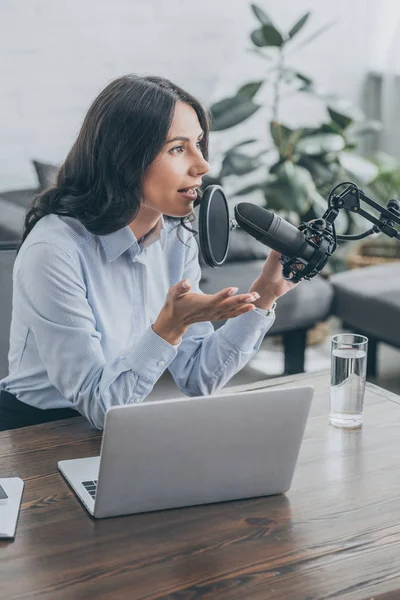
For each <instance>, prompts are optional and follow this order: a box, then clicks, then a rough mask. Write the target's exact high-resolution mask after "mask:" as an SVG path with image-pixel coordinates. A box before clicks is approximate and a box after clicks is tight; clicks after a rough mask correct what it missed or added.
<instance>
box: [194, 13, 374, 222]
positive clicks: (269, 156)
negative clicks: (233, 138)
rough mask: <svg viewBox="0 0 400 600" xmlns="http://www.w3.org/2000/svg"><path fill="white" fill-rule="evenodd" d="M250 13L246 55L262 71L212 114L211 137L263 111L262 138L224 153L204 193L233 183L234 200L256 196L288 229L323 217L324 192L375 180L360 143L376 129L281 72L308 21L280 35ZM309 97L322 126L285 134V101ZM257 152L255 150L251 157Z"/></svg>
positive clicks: (298, 76) (309, 83)
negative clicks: (263, 97)
mask: <svg viewBox="0 0 400 600" xmlns="http://www.w3.org/2000/svg"><path fill="white" fill-rule="evenodd" d="M251 9H252V11H253V13H254V16H255V18H256V19H257V22H258V26H257V28H256V29H255V30H254V31H252V32H251V34H250V39H251V43H252V48H251V51H252V52H254V53H256V54H257V55H258V56H260V57H261V58H262V59H264V60H265V63H266V68H265V70H264V72H263V73H261V74H260V78H259V79H258V80H257V81H250V82H248V83H246V84H244V85H242V86H241V87H240V88H239V89H238V90H237V91H236V92H235V94H233V95H232V96H230V97H227V98H223V99H221V100H219V101H218V102H216V103H215V104H213V105H212V106H211V107H210V112H211V117H212V131H214V132H221V131H225V130H228V129H230V128H233V127H236V126H237V125H239V124H240V123H243V122H244V121H246V120H247V119H250V118H252V117H253V115H255V114H256V113H258V112H259V111H262V110H264V112H266V117H265V128H264V131H263V134H262V135H261V136H260V138H252V139H245V140H242V141H240V142H239V143H236V144H234V145H233V146H232V147H230V148H229V149H228V150H226V151H225V152H224V153H223V156H222V157H221V169H220V171H219V173H217V174H215V175H214V176H213V177H209V178H207V179H206V181H205V183H206V185H208V184H210V183H219V184H221V185H224V183H226V181H227V180H228V179H229V180H234V181H236V182H237V186H236V188H235V189H234V192H233V197H243V196H246V195H247V194H250V193H251V192H254V191H255V190H259V191H260V192H261V194H262V195H263V197H264V199H265V206H266V207H267V208H268V209H270V210H273V211H276V212H280V213H282V214H283V216H285V217H286V218H288V219H289V220H291V221H292V222H293V223H294V224H296V225H297V224H299V223H300V222H301V221H303V220H309V219H312V218H314V217H317V216H321V214H322V213H323V211H324V210H325V209H326V206H327V204H326V198H327V194H328V192H329V191H330V189H331V188H332V187H333V186H334V185H335V184H336V183H338V182H340V181H343V180H345V179H351V180H352V181H355V182H356V183H358V184H359V185H365V184H367V183H369V182H370V181H371V180H373V179H374V178H375V177H376V175H377V167H376V165H375V164H374V163H373V162H371V161H368V160H367V159H365V158H363V157H362V156H360V155H359V154H358V153H357V152H356V150H357V148H358V144H359V139H360V136H362V135H364V134H366V133H368V132H372V131H377V130H379V128H380V123H379V122H377V121H369V120H367V119H366V118H365V116H364V114H363V112H362V111H361V110H360V109H359V108H357V107H354V106H352V105H351V104H350V103H349V102H347V101H345V100H343V99H340V98H337V97H334V96H332V95H329V96H328V95H326V94H323V93H321V92H320V91H319V90H318V88H317V86H316V84H315V83H314V81H313V80H312V79H311V78H310V77H309V76H308V75H306V74H304V73H300V72H299V71H297V70H296V69H293V68H291V67H290V66H289V65H288V64H287V62H288V61H287V57H288V55H289V54H290V52H289V51H291V50H294V49H295V48H296V40H297V36H298V34H299V32H300V31H301V30H303V28H304V27H305V26H306V25H307V24H308V21H309V18H310V14H311V13H309V12H308V13H306V14H305V15H303V16H302V17H301V18H300V19H299V20H297V21H296V22H295V23H294V24H293V25H292V26H291V27H290V29H289V30H288V31H286V32H283V31H282V30H281V29H279V28H278V27H277V26H276V25H275V24H274V23H273V22H272V20H271V18H270V17H269V16H268V15H267V14H266V12H265V11H264V10H263V9H262V8H260V7H259V6H257V5H255V4H252V5H251ZM330 26H331V24H329V25H326V26H324V27H322V28H321V29H320V30H319V31H317V32H314V33H312V34H311V35H310V36H309V37H308V38H307V39H305V40H303V41H302V42H301V43H300V44H297V50H298V49H299V48H300V47H302V46H304V45H305V44H307V43H311V42H312V41H314V40H315V39H316V37H317V36H319V35H322V34H323V33H324V32H325V31H326V30H327V29H328V28H329V27H330ZM266 85H269V86H271V88H272V92H273V93H272V96H273V98H272V106H271V107H270V108H268V107H266V106H265V105H263V103H262V101H261V102H260V100H259V98H260V92H261V91H262V89H263V87H264V86H266ZM287 93H289V94H291V95H292V94H293V93H295V94H310V95H312V96H314V97H317V98H318V99H319V100H320V101H321V102H322V103H323V105H324V107H325V114H326V118H325V120H324V122H323V123H320V124H319V125H317V126H315V125H313V126H307V125H305V126H303V127H299V128H293V127H289V126H288V125H287V124H285V123H283V122H282V121H281V118H280V113H281V105H282V102H284V100H285V97H286V94H287ZM255 144H256V145H257V146H258V147H259V146H260V144H261V149H259V150H258V151H257V152H252V151H251V149H252V148H254V147H255ZM252 172H254V181H252V182H251V183H249V184H248V185H246V186H245V187H243V185H240V179H241V178H242V177H243V176H247V175H248V174H250V173H252ZM337 225H338V229H339V230H341V231H346V232H349V231H350V230H352V229H353V218H352V215H351V214H349V213H346V214H343V215H340V219H338V220H337Z"/></svg>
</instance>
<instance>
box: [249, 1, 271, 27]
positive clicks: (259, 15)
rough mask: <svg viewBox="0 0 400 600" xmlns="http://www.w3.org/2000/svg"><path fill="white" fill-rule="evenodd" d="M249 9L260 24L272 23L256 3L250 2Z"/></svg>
mask: <svg viewBox="0 0 400 600" xmlns="http://www.w3.org/2000/svg"><path fill="white" fill-rule="evenodd" d="M251 9H252V11H253V13H254V14H255V16H256V17H257V19H258V20H259V21H260V23H261V24H262V25H273V23H272V21H271V19H270V18H269V16H268V15H267V14H266V13H265V12H264V11H263V9H262V8H260V7H259V6H257V4H251Z"/></svg>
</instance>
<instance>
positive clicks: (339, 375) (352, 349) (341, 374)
mask: <svg viewBox="0 0 400 600" xmlns="http://www.w3.org/2000/svg"><path fill="white" fill-rule="evenodd" d="M367 351H368V338H366V337H365V336H363V335H357V334H354V333H341V334H339V335H334V336H333V338H332V353H331V359H332V362H331V388H330V411H329V422H330V423H331V425H334V426H335V427H344V428H346V429H355V428H357V427H361V425H362V422H363V409H364V392H365V380H366V375H367Z"/></svg>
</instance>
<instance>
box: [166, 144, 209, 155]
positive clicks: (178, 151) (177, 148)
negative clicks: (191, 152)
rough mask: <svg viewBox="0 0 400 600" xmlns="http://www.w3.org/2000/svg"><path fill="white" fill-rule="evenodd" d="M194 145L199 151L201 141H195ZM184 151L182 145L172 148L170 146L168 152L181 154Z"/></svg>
mask: <svg viewBox="0 0 400 600" xmlns="http://www.w3.org/2000/svg"><path fill="white" fill-rule="evenodd" d="M196 147H197V148H198V149H199V150H200V151H201V152H203V151H202V149H201V142H197V144H196ZM183 151H184V147H183V146H174V147H173V148H171V150H170V153H171V154H182V152H183Z"/></svg>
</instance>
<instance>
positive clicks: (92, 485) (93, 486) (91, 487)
mask: <svg viewBox="0 0 400 600" xmlns="http://www.w3.org/2000/svg"><path fill="white" fill-rule="evenodd" d="M82 485H83V486H84V488H85V489H86V490H87V491H88V492H89V494H90V495H91V496H92V498H93V500H94V499H95V498H96V490H97V479H94V480H93V481H82Z"/></svg>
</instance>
